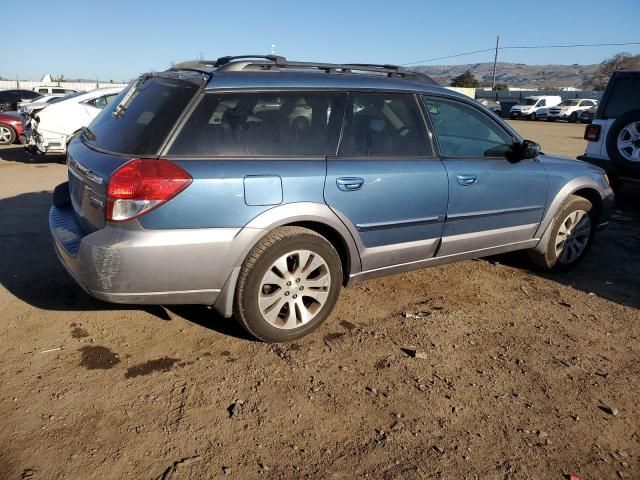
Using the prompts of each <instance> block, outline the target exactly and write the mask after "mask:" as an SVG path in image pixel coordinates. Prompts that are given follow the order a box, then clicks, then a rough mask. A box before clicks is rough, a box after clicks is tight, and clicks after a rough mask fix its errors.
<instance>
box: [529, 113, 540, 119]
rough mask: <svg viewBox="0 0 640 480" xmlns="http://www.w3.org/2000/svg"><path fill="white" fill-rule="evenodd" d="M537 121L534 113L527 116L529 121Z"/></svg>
mask: <svg viewBox="0 0 640 480" xmlns="http://www.w3.org/2000/svg"><path fill="white" fill-rule="evenodd" d="M537 119H538V117H537V116H536V112H533V113H532V114H531V115H529V120H533V121H536V120H537Z"/></svg>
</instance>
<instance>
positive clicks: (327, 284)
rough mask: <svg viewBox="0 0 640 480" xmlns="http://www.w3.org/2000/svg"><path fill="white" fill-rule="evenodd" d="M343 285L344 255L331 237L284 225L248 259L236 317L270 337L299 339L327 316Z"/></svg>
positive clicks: (250, 329) (257, 334)
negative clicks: (333, 243) (342, 262)
mask: <svg viewBox="0 0 640 480" xmlns="http://www.w3.org/2000/svg"><path fill="white" fill-rule="evenodd" d="M341 286H342V264H341V262H340V256H339V255H338V253H337V252H336V250H335V248H334V247H333V245H331V243H329V242H328V241H327V239H325V238H324V237H323V236H321V235H319V234H318V233H316V232H314V231H312V230H309V229H306V228H302V227H282V228H278V229H276V230H274V231H272V232H270V233H269V234H267V235H266V236H265V237H264V238H263V239H262V240H260V241H259V242H258V244H257V245H256V246H255V247H253V249H252V250H251V252H250V253H249V255H248V256H247V258H246V259H245V261H244V263H243V265H242V268H241V270H240V275H239V277H238V284H237V288H236V294H235V299H234V316H235V317H236V319H237V320H238V321H239V322H240V324H241V325H242V326H243V327H244V328H245V329H246V330H247V331H248V332H249V333H250V334H251V335H253V336H254V337H256V338H258V339H260V340H263V341H265V342H287V341H290V340H295V339H298V338H300V337H303V336H304V335H307V334H308V333H310V332H312V331H313V330H315V329H316V328H317V327H318V326H320V324H321V323H322V322H324V320H326V318H327V317H328V316H329V314H330V313H331V311H332V310H333V308H334V306H335V304H336V302H337V300H338V296H339V295H340V289H341Z"/></svg>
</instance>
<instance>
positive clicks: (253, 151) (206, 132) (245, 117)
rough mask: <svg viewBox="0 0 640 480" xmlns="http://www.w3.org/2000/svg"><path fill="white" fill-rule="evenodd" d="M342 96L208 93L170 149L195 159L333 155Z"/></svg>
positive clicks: (173, 153)
mask: <svg viewBox="0 0 640 480" xmlns="http://www.w3.org/2000/svg"><path fill="white" fill-rule="evenodd" d="M344 97H345V95H344V94H339V93H313V92H274V93H232V94H215V93H209V94H206V95H204V96H203V98H202V100H201V101H200V103H199V104H198V106H197V107H196V109H195V110H194V112H193V114H192V115H191V117H190V118H189V120H188V121H187V122H186V123H185V125H184V127H183V128H182V131H181V132H180V134H179V135H178V137H177V138H176V140H175V142H174V143H173V145H172V146H171V149H170V151H169V154H170V155H192V156H261V155H269V156H274V155H277V156H288V155H305V156H306V155H314V156H315V155H322V156H324V155H330V154H332V155H333V154H335V152H336V149H337V145H338V136H339V133H340V126H341V124H342V116H343V112H344Z"/></svg>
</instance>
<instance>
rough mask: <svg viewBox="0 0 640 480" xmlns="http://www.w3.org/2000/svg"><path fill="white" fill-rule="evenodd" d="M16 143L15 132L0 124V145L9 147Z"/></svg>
mask: <svg viewBox="0 0 640 480" xmlns="http://www.w3.org/2000/svg"><path fill="white" fill-rule="evenodd" d="M15 141H16V132H15V130H14V129H13V128H11V127H10V126H9V125H6V124H4V123H0V145H11V144H12V143H13V142H15Z"/></svg>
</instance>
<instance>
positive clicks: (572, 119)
mask: <svg viewBox="0 0 640 480" xmlns="http://www.w3.org/2000/svg"><path fill="white" fill-rule="evenodd" d="M577 121H578V115H577V114H576V112H572V113H571V115H569V123H576V122H577Z"/></svg>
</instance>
